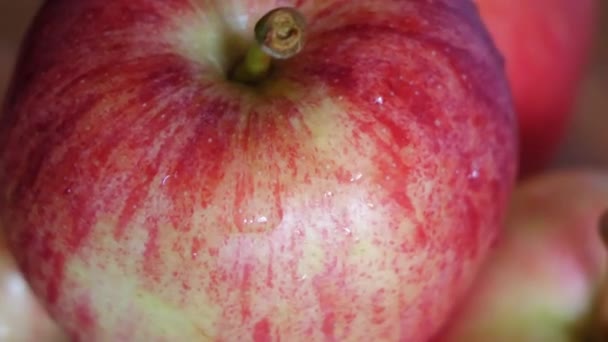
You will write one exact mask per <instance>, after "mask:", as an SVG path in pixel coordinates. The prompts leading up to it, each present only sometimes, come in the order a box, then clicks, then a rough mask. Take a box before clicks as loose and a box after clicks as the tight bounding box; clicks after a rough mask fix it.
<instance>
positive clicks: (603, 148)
mask: <svg viewBox="0 0 608 342" xmlns="http://www.w3.org/2000/svg"><path fill="white" fill-rule="evenodd" d="M530 1H534V0H530ZM41 2H42V1H41V0H0V97H2V96H3V94H4V90H5V89H6V83H7V81H8V77H9V75H10V72H11V69H12V66H13V63H14V60H15V57H16V53H17V50H18V45H19V41H20V40H21V37H22V35H23V32H24V31H25V29H26V27H27V25H28V22H29V20H30V19H31V17H32V15H33V14H34V12H35V11H36V8H37V7H38V6H39V4H40V3H41ZM600 3H601V6H602V10H601V18H600V26H601V27H600V29H599V32H598V34H597V39H596V44H595V47H594V52H593V55H592V59H591V64H590V65H589V69H588V72H587V75H586V78H585V83H584V85H583V87H582V89H581V92H580V95H579V101H578V105H577V109H576V115H575V117H574V120H573V122H572V125H571V127H570V130H569V132H568V137H567V139H566V141H565V142H564V144H563V146H562V149H561V153H560V155H559V156H558V158H557V160H556V161H555V165H556V166H564V165H581V164H582V165H594V166H601V167H606V168H608V0H600Z"/></svg>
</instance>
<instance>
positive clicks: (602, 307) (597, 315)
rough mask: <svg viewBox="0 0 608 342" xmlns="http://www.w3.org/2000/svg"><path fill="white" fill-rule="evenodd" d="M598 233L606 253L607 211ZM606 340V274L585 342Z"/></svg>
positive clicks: (607, 238) (607, 275) (607, 296)
mask: <svg viewBox="0 0 608 342" xmlns="http://www.w3.org/2000/svg"><path fill="white" fill-rule="evenodd" d="M598 227H599V233H600V238H601V239H602V242H603V243H604V247H605V248H606V251H608V210H606V211H604V213H603V214H602V216H601V217H600V220H599V225H598ZM607 339H608V273H606V274H605V275H604V280H603V282H602V283H601V284H600V287H599V288H598V292H597V294H596V298H595V300H594V303H593V309H592V312H591V329H590V331H588V332H587V336H586V339H585V340H587V341H606V340H607Z"/></svg>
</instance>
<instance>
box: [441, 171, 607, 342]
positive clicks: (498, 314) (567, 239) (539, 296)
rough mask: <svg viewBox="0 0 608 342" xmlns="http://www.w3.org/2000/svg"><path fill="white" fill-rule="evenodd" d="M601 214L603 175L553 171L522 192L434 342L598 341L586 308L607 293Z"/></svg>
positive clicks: (604, 189)
mask: <svg viewBox="0 0 608 342" xmlns="http://www.w3.org/2000/svg"><path fill="white" fill-rule="evenodd" d="M607 209H608V174H606V173H599V172H593V171H556V172H553V173H550V174H547V175H542V176H540V177H538V178H530V180H529V181H527V182H525V183H524V184H522V185H521V187H520V188H518V189H517V190H516V192H515V195H514V196H513V199H512V206H511V211H510V213H509V218H508V224H507V230H506V233H505V236H504V238H503V239H502V240H501V242H500V243H499V245H498V247H497V249H496V251H495V252H494V253H493V254H492V255H491V257H490V258H489V260H488V263H487V264H486V265H485V266H484V269H483V271H482V272H481V274H480V277H479V278H478V280H477V281H476V283H475V285H474V286H473V288H472V290H471V291H470V295H469V296H468V300H467V301H466V302H465V304H464V305H463V307H462V308H459V309H458V311H457V313H456V314H455V315H454V317H455V320H454V321H453V322H451V324H450V325H449V327H448V329H446V333H445V334H444V335H443V336H442V338H438V339H437V341H441V342H460V341H467V342H478V341H480V342H481V341H483V342H485V341H496V342H502V341H505V342H506V341H522V342H528V341H555V342H559V341H587V340H586V339H582V338H581V337H582V336H581V335H582V334H594V333H597V332H594V331H590V329H592V324H591V323H592V318H593V315H592V313H593V310H594V305H593V301H594V300H595V298H596V294H597V292H598V290H599V289H600V287H606V286H608V283H605V282H604V281H605V280H606V278H605V277H606V276H607V275H608V274H607V273H606V270H607V267H608V263H607V254H606V248H605V246H604V245H603V244H602V239H601V237H600V234H599V228H598V225H599V222H600V217H601V216H602V213H604V212H605V211H606V210H607ZM604 284H605V285H604ZM601 290H602V291H608V288H605V289H601Z"/></svg>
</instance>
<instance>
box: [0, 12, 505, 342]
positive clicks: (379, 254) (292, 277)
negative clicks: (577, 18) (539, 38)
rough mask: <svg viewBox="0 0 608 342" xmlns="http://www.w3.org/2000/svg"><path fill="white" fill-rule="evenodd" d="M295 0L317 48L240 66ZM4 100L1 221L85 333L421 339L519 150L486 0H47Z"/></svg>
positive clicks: (486, 240) (491, 213)
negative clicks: (484, 20) (259, 25)
mask: <svg viewBox="0 0 608 342" xmlns="http://www.w3.org/2000/svg"><path fill="white" fill-rule="evenodd" d="M279 5H294V6H296V7H297V8H299V10H300V11H301V12H302V13H303V14H304V15H305V16H306V17H307V18H308V21H309V32H308V40H307V43H306V47H305V48H304V50H303V51H302V52H301V53H300V54H299V55H298V56H296V57H294V58H292V59H289V60H286V61H282V62H280V63H276V67H275V69H274V72H273V74H272V75H271V76H270V77H269V78H268V79H267V80H266V82H264V83H262V84H259V85H258V86H256V87H250V86H246V85H243V84H238V83H235V82H231V81H228V80H226V76H225V75H226V74H227V72H228V70H229V68H230V67H231V66H232V65H233V64H234V62H235V61H236V58H238V57H239V56H240V55H242V54H243V53H244V50H243V48H244V47H245V46H246V45H247V39H249V37H250V36H252V32H253V25H254V24H255V21H256V20H257V19H258V18H260V17H261V16H262V15H263V14H264V13H266V12H267V11H269V10H271V9H273V8H276V7H278V6H279ZM222 18H223V19H222ZM4 108H5V109H4V113H3V116H2V119H1V122H0V189H3V195H2V197H1V199H0V200H1V202H0V224H1V225H2V226H3V227H2V228H3V229H4V230H5V231H6V233H7V237H8V241H9V243H10V246H11V248H12V250H13V251H14V254H15V255H16V258H17V260H18V263H19V265H20V267H21V269H22V270H23V272H24V274H25V275H26V277H27V279H28V281H29V282H30V283H31V286H32V288H33V289H34V291H35V293H36V294H37V295H38V296H39V297H40V298H41V299H42V301H43V303H44V304H45V305H46V307H47V308H48V309H49V311H50V312H51V313H52V315H53V317H55V318H56V319H57V321H58V322H59V323H60V324H61V325H62V326H63V327H64V328H65V329H66V330H67V331H68V332H69V333H70V336H71V338H73V339H74V340H75V341H79V340H80V341H87V342H88V341H110V340H111V341H199V340H200V341H278V340H284V341H311V340H312V341H366V340H367V341H379V340H392V341H397V340H399V341H423V340H425V339H427V338H428V337H429V336H430V335H431V334H433V333H435V332H436V331H437V329H438V328H439V327H440V326H441V324H442V323H443V322H444V320H445V319H446V317H447V314H448V312H449V311H450V309H451V307H452V305H453V303H455V302H456V300H457V299H458V298H460V297H461V296H462V295H463V294H464V293H465V291H466V289H467V288H468V287H469V286H470V284H471V282H472V279H473V278H474V275H475V274H476V272H477V270H478V268H479V265H480V264H481V262H482V260H483V259H484V258H485V256H486V254H487V251H488V250H489V247H490V245H491V244H492V243H493V242H494V240H495V238H496V236H497V233H498V231H499V229H500V226H501V222H502V220H503V218H504V215H505V211H506V204H507V202H508V198H509V196H510V193H511V190H512V187H513V183H514V179H515V173H516V167H517V153H516V150H517V148H516V142H517V138H516V133H515V132H516V128H515V127H516V124H515V118H514V110H513V105H512V100H511V97H510V93H509V90H508V84H507V81H506V77H505V75H504V70H503V65H502V60H501V58H500V55H499V53H498V52H497V50H496V49H495V47H494V46H493V44H492V42H491V40H490V38H489V35H488V34H487V32H486V31H485V28H484V27H483V25H482V24H481V21H480V19H479V16H478V14H477V12H476V11H475V7H474V5H473V3H472V2H470V1H453V0H449V1H448V0H445V1H433V2H429V1H408V2H404V1H389V0H385V1H375V2H350V1H323V2H319V1H294V2H289V1H261V0H259V1H225V2H223V3H222V4H217V5H216V6H211V5H210V2H207V1H186V0H179V1H178V0H175V1H170V2H168V1H163V2H160V1H159V2H157V1H143V0H139V1H133V0H129V1H126V0H124V1H118V0H117V1H110V2H108V1H105V0H103V1H102V0H90V1H76V0H72V1H68V0H56V1H49V2H47V3H46V4H45V5H44V6H43V8H42V10H41V12H40V13H39V14H38V16H37V18H36V20H35V22H34V24H33V27H32V28H31V30H30V32H29V34H28V38H27V40H26V42H25V44H24V47H23V52H22V54H21V57H20V62H19V65H18V68H17V70H16V73H15V78H14V82H13V83H12V86H11V91H10V93H9V95H8V96H7V100H6V105H5V107H4Z"/></svg>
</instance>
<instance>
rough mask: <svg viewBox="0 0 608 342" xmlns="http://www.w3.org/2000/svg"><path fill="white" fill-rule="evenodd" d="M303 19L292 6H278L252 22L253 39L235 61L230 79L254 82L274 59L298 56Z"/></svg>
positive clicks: (303, 35)
mask: <svg viewBox="0 0 608 342" xmlns="http://www.w3.org/2000/svg"><path fill="white" fill-rule="evenodd" d="M305 28H306V20H305V18H304V16H303V15H302V14H301V13H300V12H298V11H297V10H296V9H295V8H291V7H280V8H275V9H273V10H272V11H270V12H268V13H266V14H265V15H264V16H263V17H262V18H261V19H260V20H258V22H257V23H256V24H255V42H254V43H253V45H252V46H251V47H250V48H249V49H248V51H247V53H246V54H245V56H244V57H243V58H242V59H241V60H240V61H239V62H238V63H237V64H236V66H235V67H234V69H233V70H232V73H231V78H232V79H233V80H235V81H238V82H242V83H257V82H259V81H261V80H263V79H265V78H266V76H267V75H268V73H269V72H270V69H271V67H272V61H273V59H287V58H291V57H293V56H295V55H297V54H298V53H299V52H300V51H301V50H302V47H303V46H304V37H305V33H306V32H305Z"/></svg>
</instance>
